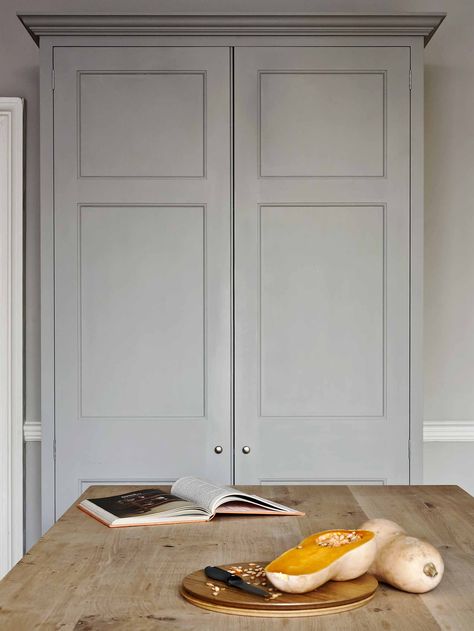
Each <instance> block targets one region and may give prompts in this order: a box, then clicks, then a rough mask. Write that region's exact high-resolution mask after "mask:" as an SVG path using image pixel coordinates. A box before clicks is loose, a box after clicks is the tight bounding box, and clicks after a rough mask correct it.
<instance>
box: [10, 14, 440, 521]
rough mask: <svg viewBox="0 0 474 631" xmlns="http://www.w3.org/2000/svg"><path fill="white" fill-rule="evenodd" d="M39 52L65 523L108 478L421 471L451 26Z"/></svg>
mask: <svg viewBox="0 0 474 631" xmlns="http://www.w3.org/2000/svg"><path fill="white" fill-rule="evenodd" d="M21 19H22V20H23V22H24V24H25V25H26V26H27V28H28V29H29V31H30V33H31V34H32V35H33V36H34V37H35V38H36V39H37V40H38V41H39V42H40V45H41V60H42V61H41V92H42V115H41V116H42V155H41V159H42V292H43V293H42V305H43V306H42V318H43V320H42V376H43V386H42V388H43V390H42V395H43V402H42V409H43V412H42V414H43V416H42V423H43V452H42V453H43V464H42V467H43V509H44V514H43V523H44V526H45V527H46V526H47V525H49V524H50V523H51V522H52V520H53V519H54V518H55V517H57V516H59V515H60V514H62V513H63V512H64V510H65V509H66V508H67V507H68V506H69V505H70V504H71V502H73V501H74V499H75V498H76V497H77V496H78V494H79V493H80V492H81V491H82V490H83V489H84V488H86V487H87V486H88V485H89V484H91V483H101V484H108V483H110V484H117V483H121V482H123V483H126V482H130V483H134V484H150V483H153V484H155V483H156V484H159V483H167V482H171V481H173V480H175V479H176V478H177V477H180V476H182V475H186V474H191V475H197V476H202V477H207V478H210V479H212V480H216V481H219V482H227V483H230V482H234V481H235V482H236V483H240V484H245V483H248V484H250V483H261V484H278V483H285V484H295V483H301V484H314V483H317V484H338V483H343V484H347V483H354V484H357V483H361V484H386V483H395V484H405V483H409V482H410V481H412V482H414V481H415V482H416V481H419V480H420V471H421V438H422V436H421V432H422V424H421V421H422V414H421V394H420V391H421V369H420V365H421V304H422V303H421V300H422V298H421V288H422V226H423V213H422V190H423V188H422V143H423V134H422V129H423V121H422V109H423V67H422V63H423V62H422V52H423V45H424V43H426V41H427V40H428V39H429V37H431V35H432V33H433V32H434V30H435V29H436V28H437V26H438V25H439V23H440V21H441V19H442V16H440V15H433V14H410V15H372V16H370V15H365V16H358V15H353V16H349V15H339V16H338V15H330V14H322V15H268V14H267V15H258V16H257V15H253V16H252V15H245V16H242V15H240V16H237V15H225V16H216V15H213V16H202V15H201V16H199V15H180V16H169V15H167V16H143V15H142V16H131V15H130V16H124V15H122V16H92V15H83V16H77V15H75V16H72V15H69V16H65V15H62V16H58V15H29V16H22V18H21Z"/></svg>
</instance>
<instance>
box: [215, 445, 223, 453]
mask: <svg viewBox="0 0 474 631" xmlns="http://www.w3.org/2000/svg"><path fill="white" fill-rule="evenodd" d="M214 451H215V452H216V454H221V453H222V451H223V449H222V447H221V446H220V445H216V446H215V447H214Z"/></svg>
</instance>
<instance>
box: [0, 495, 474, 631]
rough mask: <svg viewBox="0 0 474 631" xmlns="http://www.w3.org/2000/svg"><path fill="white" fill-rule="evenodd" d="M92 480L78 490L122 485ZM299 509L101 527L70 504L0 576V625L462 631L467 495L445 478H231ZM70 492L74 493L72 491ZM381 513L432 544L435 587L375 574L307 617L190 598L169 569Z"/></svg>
mask: <svg viewBox="0 0 474 631" xmlns="http://www.w3.org/2000/svg"><path fill="white" fill-rule="evenodd" d="M134 488H139V487H131V486H114V487H110V486H95V487H91V488H89V489H88V490H87V491H86V493H84V495H83V497H86V496H87V497H99V496H104V495H112V494H116V493H122V492H125V491H130V490H132V489H134ZM242 488H243V489H244V490H246V491H249V490H250V491H253V492H257V493H260V494H264V495H266V496H267V497H269V498H271V499H274V500H276V501H278V502H281V503H284V504H288V505H292V506H295V507H297V508H298V509H300V510H303V511H305V512H306V516H305V517H247V518H246V517H231V516H221V517H217V518H216V519H214V520H213V521H211V522H210V523H202V524H199V523H198V524H182V525H170V526H154V527H140V528H121V529H110V528H106V527H105V526H103V525H102V524H100V523H99V522H97V521H95V520H94V519H92V518H91V517H89V516H87V515H85V514H84V513H83V512H82V511H80V510H78V509H77V508H76V507H75V506H73V507H72V508H70V509H69V510H68V511H67V512H66V513H65V515H64V516H63V517H62V518H61V519H60V520H59V521H58V522H57V524H56V525H55V526H53V528H51V530H50V531H49V532H48V533H47V534H46V535H45V536H44V537H42V539H41V540H40V541H39V542H38V543H37V544H36V545H35V546H34V547H33V548H32V549H31V550H30V552H28V554H26V556H25V557H24V558H23V559H22V560H21V561H20V562H19V563H18V564H17V565H16V566H15V567H14V568H13V569H12V571H11V572H10V573H9V574H8V575H7V576H6V577H5V578H4V579H3V581H2V582H1V583H0V629H2V631H7V630H12V631H22V630H25V631H30V630H31V629H47V630H49V629H51V630H53V629H55V630H56V629H60V630H61V631H69V630H71V631H72V630H74V631H111V630H114V631H116V630H117V631H123V630H127V631H142V630H143V631H149V630H152V629H153V630H155V629H159V630H160V631H169V630H171V629H173V630H175V629H182V630H186V631H191V630H192V631H199V630H206V631H208V630H212V631H214V630H216V631H217V630H219V631H220V630H221V629H222V630H223V631H230V630H239V631H243V630H247V629H249V630H258V631H270V630H272V631H273V630H275V629H285V631H293V630H294V631H300V630H312V629H315V630H318V631H319V630H321V631H325V630H329V629H330V630H331V631H347V630H349V629H351V630H352V629H354V630H355V629H360V630H362V629H363V630H368V631H370V630H372V629H373V630H377V631H381V630H382V631H398V630H400V631H408V630H409V631H431V630H435V629H436V630H438V629H446V630H448V629H449V630H450V631H464V630H465V631H472V629H474V498H473V497H471V496H470V495H469V494H467V493H465V492H464V491H462V490H461V489H460V488H459V487H456V486H412V487H407V486H273V487H270V486H269V487H242ZM81 499H82V498H81ZM372 517H386V518H388V519H392V520H394V521H397V522H398V523H400V524H401V525H402V526H403V527H404V528H405V529H406V530H407V531H408V532H409V533H410V534H412V535H415V536H419V537H424V538H426V539H427V540H429V541H430V542H431V543H433V544H434V545H435V546H437V547H438V548H439V549H440V551H441V554H442V555H443V557H444V560H445V564H446V571H445V576H444V578H443V580H442V582H441V584H440V585H439V587H438V588H437V589H435V590H434V591H432V592H430V593H428V594H424V595H414V594H406V593H403V592H400V591H397V590H395V589H392V588H390V587H388V586H385V585H380V586H379V589H378V591H377V593H376V596H375V598H374V599H373V600H372V601H371V602H369V603H368V604H367V605H365V606H364V607H362V608H360V609H355V610H353V611H350V612H345V613H337V614H333V615H328V616H321V617H317V618H296V619H275V618H272V619H263V618H247V617H240V616H230V615H225V614H220V613H213V612H210V611H206V610H203V609H199V608H197V607H194V606H193V605H191V604H189V603H187V602H186V601H184V600H183V599H182V598H181V596H180V595H179V586H180V583H181V580H182V579H183V577H184V576H186V575H187V574H188V573H190V572H192V571H194V570H196V569H199V568H202V567H204V566H206V565H210V564H211V565H218V564H226V563H234V562H237V561H250V560H252V559H258V560H265V559H272V558H273V557H275V556H277V555H278V554H280V553H281V552H282V551H283V550H285V549H287V548H289V547H291V546H294V545H295V544H296V543H297V542H298V541H299V540H300V539H302V538H303V537H306V536H308V535H309V534H311V533H313V532H317V531H319V530H324V529H328V528H356V527H357V526H359V525H360V524H361V523H362V522H363V521H365V520H366V519H367V518H372Z"/></svg>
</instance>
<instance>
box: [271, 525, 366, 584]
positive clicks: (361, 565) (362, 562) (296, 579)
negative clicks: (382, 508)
mask: <svg viewBox="0 0 474 631" xmlns="http://www.w3.org/2000/svg"><path fill="white" fill-rule="evenodd" d="M353 533H357V539H356V540H353V541H350V542H347V543H342V544H340V545H334V546H332V545H327V544H326V545H325V544H324V542H326V541H328V540H334V539H335V538H337V537H338V536H342V537H344V538H347V537H348V536H349V535H351V534H353ZM321 544H323V545H321ZM375 550H376V546H375V536H374V533H373V532H371V531H368V530H356V531H354V530H325V531H323V532H319V533H316V534H314V535H310V536H309V537H307V538H306V539H304V540H303V541H301V543H299V544H298V545H297V546H296V547H295V548H291V549H290V550H287V551H286V552H284V553H283V554H282V555H280V556H279V557H278V558H276V559H275V560H274V561H272V562H271V563H270V564H269V565H267V567H266V568H265V572H266V575H267V577H268V579H269V580H270V581H271V582H272V583H273V585H275V587H277V588H278V589H280V590H281V591H285V592H291V593H304V592H308V591H311V590H312V589H316V587H319V586H320V585H323V584H324V583H326V582H327V581H329V580H336V581H337V580H339V581H342V580H351V579H353V578H357V577H358V576H361V575H362V574H364V573H365V572H366V571H367V569H368V568H369V566H370V565H371V563H372V562H373V559H374V556H375Z"/></svg>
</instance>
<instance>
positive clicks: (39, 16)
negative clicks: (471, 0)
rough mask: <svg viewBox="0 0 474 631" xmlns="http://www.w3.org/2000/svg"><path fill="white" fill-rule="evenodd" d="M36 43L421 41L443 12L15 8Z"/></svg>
mask: <svg viewBox="0 0 474 631" xmlns="http://www.w3.org/2000/svg"><path fill="white" fill-rule="evenodd" d="M18 17H19V19H20V20H21V22H22V23H23V25H24V26H25V28H26V29H27V31H28V32H29V33H30V35H31V37H32V38H33V39H34V40H35V42H36V43H37V44H39V41H40V38H41V37H43V36H50V37H51V36H64V35H83V36H91V35H92V36H94V35H96V36H99V35H114V36H117V35H118V36H120V35H121V36H123V35H331V36H337V35H350V36H352V35H365V36H367V35H379V36H393V35H405V36H407V35H408V36H418V37H423V38H424V41H425V46H426V44H427V43H428V42H429V40H430V39H431V38H432V37H433V34H434V33H435V31H436V30H437V28H438V27H439V25H440V24H441V22H442V21H443V20H444V18H445V17H446V14H445V13H367V14H361V13H357V14H351V13H311V14H310V13H296V14H294V13H292V14H289V13H274V14H221V15H216V14H203V13H199V14H196V13H195V14H178V15H170V14H162V15H145V14H138V15H137V14H135V15H130V14H127V15H125V14H116V15H105V14H82V15H77V14H75V15H73V14H60V15H58V14H45V13H35V14H32V13H28V14H24V13H22V14H19V15H18Z"/></svg>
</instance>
